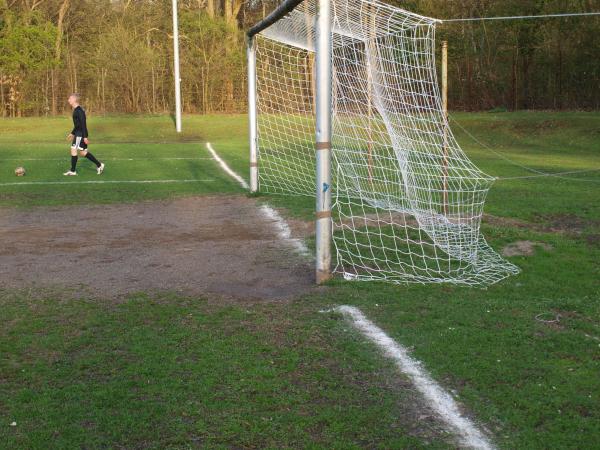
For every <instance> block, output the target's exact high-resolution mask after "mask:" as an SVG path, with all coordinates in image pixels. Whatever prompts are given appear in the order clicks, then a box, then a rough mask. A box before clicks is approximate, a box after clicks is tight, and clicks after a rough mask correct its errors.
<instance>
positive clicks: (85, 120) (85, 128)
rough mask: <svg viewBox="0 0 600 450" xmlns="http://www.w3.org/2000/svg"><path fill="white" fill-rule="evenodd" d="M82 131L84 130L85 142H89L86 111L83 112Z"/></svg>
mask: <svg viewBox="0 0 600 450" xmlns="http://www.w3.org/2000/svg"><path fill="white" fill-rule="evenodd" d="M81 132H82V136H83V142H85V143H86V144H89V141H88V129H87V119H86V117H85V111H82V112H81Z"/></svg>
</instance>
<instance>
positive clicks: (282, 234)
mask: <svg viewBox="0 0 600 450" xmlns="http://www.w3.org/2000/svg"><path fill="white" fill-rule="evenodd" d="M206 148H207V149H208V151H209V152H210V153H211V155H212V156H213V158H214V159H215V161H217V162H218V163H219V165H220V166H221V168H222V169H223V170H224V171H225V172H227V174H229V175H230V176H231V177H233V178H235V179H236V180H237V181H238V183H240V186H242V187H243V188H244V189H250V186H248V183H246V181H245V180H244V179H243V178H242V177H241V176H240V175H238V174H237V173H236V172H234V171H233V170H232V169H231V168H230V167H229V166H228V165H227V163H225V161H223V160H222V159H221V158H220V157H219V155H218V154H217V152H216V151H215V149H214V148H213V147H212V145H211V144H210V142H207V143H206ZM260 211H261V213H262V214H263V216H265V218H266V219H268V220H269V221H270V222H272V223H273V224H274V225H275V227H276V228H277V236H278V237H279V239H281V240H282V241H286V242H290V243H291V244H292V245H293V246H294V248H295V249H296V251H297V252H298V253H300V254H301V255H306V256H308V255H310V250H309V249H308V247H307V246H306V245H305V244H304V242H303V241H302V240H301V239H296V238H293V237H292V231H291V230H290V227H289V225H288V224H287V222H286V221H285V220H284V218H283V217H281V215H280V214H279V213H278V212H277V211H276V210H274V209H273V208H271V207H270V206H269V205H264V204H263V205H261V207H260Z"/></svg>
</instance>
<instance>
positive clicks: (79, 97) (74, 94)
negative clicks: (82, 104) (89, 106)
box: [69, 92, 81, 101]
mask: <svg viewBox="0 0 600 450" xmlns="http://www.w3.org/2000/svg"><path fill="white" fill-rule="evenodd" d="M69 97H75V100H77V101H79V100H80V99H81V95H79V94H78V93H77V92H73V93H71V95H69Z"/></svg>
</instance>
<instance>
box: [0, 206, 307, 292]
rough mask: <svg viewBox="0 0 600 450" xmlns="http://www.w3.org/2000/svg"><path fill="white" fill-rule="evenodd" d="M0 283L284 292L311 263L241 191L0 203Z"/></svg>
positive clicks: (302, 278)
mask: <svg viewBox="0 0 600 450" xmlns="http://www.w3.org/2000/svg"><path fill="white" fill-rule="evenodd" d="M0 284H1V286H2V287H4V288H28V287H36V288H51V289H57V288H58V289H68V290H73V289H75V290H77V292H88V293H89V294H91V295H97V296H99V297H104V298H107V297H119V296H124V295H126V294H128V293H135V292H153V291H154V292H156V291H159V292H160V291H170V292H177V293H181V294H184V295H204V294H218V295H222V296H227V297H232V298H241V299H279V298H290V297H294V296H297V295H300V294H302V293H305V292H308V291H310V290H311V289H313V286H314V284H313V265H312V262H311V260H310V258H309V257H307V256H301V255H299V254H298V253H297V251H296V250H295V249H294V245H293V243H292V242H288V241H285V240H282V239H281V237H280V236H279V235H278V226H277V224H276V223H275V221H274V220H273V219H272V218H269V217H267V216H265V214H264V213H262V212H261V209H260V208H259V207H257V204H256V200H254V199H251V198H247V197H244V196H213V197H192V198H182V199H176V200H169V201H149V202H142V203H135V204H116V205H94V206H66V207H40V208H34V209H28V210H20V209H8V208H0Z"/></svg>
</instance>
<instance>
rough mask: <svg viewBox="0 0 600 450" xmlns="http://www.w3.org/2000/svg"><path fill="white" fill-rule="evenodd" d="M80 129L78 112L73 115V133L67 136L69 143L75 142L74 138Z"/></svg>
mask: <svg viewBox="0 0 600 450" xmlns="http://www.w3.org/2000/svg"><path fill="white" fill-rule="evenodd" d="M78 128H79V114H77V111H76V112H75V114H73V130H71V133H69V135H68V136H67V141H69V140H73V138H74V137H75V133H77V129H78Z"/></svg>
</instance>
